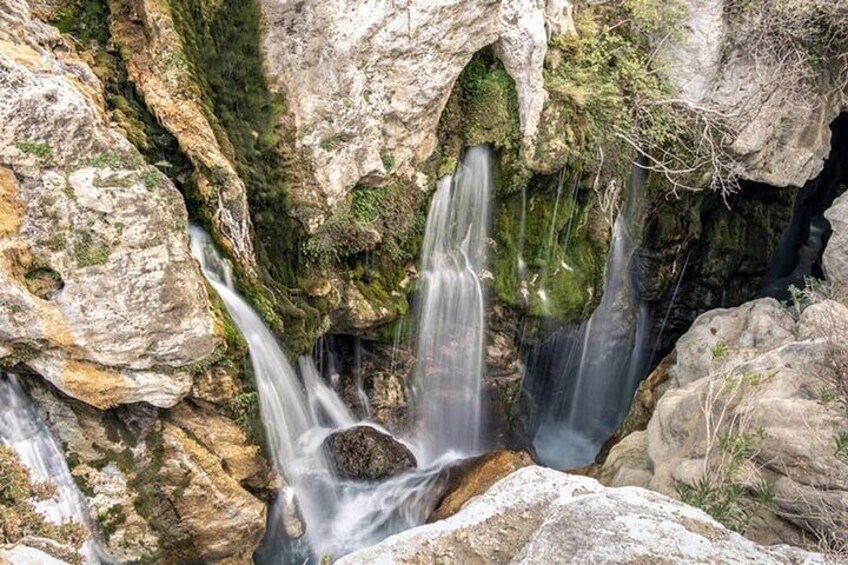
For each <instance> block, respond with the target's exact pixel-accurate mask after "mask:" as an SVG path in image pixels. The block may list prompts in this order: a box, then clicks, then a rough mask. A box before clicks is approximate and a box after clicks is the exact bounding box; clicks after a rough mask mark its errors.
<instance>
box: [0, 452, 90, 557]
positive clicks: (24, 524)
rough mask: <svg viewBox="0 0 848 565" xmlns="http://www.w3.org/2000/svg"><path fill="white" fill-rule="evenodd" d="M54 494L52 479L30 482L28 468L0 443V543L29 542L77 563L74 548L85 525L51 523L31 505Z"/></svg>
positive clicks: (78, 543) (81, 537)
mask: <svg viewBox="0 0 848 565" xmlns="http://www.w3.org/2000/svg"><path fill="white" fill-rule="evenodd" d="M55 495H56V487H55V486H54V485H53V484H52V483H47V482H44V483H34V482H32V480H31V479H30V474H29V470H28V469H27V468H26V467H24V466H23V465H22V464H21V462H20V460H19V459H18V456H17V454H16V453H15V451H14V449H12V448H11V447H9V446H6V445H0V544H3V545H14V544H18V543H25V544H31V545H34V546H39V549H44V550H46V551H48V552H50V553H58V555H56V557H59V558H61V559H64V560H66V561H70V562H73V563H80V562H81V558H80V556H79V553H77V552H78V550H79V549H80V547H81V546H82V543H83V542H84V541H85V539H86V538H87V537H88V536H87V533H86V531H85V528H84V527H83V526H82V525H81V524H77V523H73V522H66V523H64V524H52V523H50V522H48V521H47V520H46V519H45V517H44V516H43V515H42V514H41V513H40V512H38V510H36V508H35V506H34V505H33V502H34V501H37V500H47V499H50V498H52V497H54V496H55ZM45 538H46V539H45ZM51 540H52V541H53V542H58V546H57V545H54V544H52V543H50V542H51ZM64 548H67V549H68V550H67V551H65V550H64Z"/></svg>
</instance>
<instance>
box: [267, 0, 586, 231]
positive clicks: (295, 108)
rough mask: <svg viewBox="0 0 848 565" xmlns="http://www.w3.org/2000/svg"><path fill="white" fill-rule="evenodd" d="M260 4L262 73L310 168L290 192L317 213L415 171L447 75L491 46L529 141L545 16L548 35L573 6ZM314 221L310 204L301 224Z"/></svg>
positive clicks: (443, 1) (538, 105)
mask: <svg viewBox="0 0 848 565" xmlns="http://www.w3.org/2000/svg"><path fill="white" fill-rule="evenodd" d="M261 4H262V7H263V10H264V12H265V18H266V20H267V23H268V28H267V34H266V37H265V41H264V43H265V50H266V57H267V63H268V70H269V73H270V75H271V77H272V82H274V83H275V85H276V88H277V89H279V90H280V91H282V92H284V93H285V95H286V99H287V101H288V102H289V104H290V108H291V112H292V114H293V118H294V122H295V125H296V129H297V138H298V145H299V147H300V149H301V151H302V152H303V154H304V157H305V159H306V160H307V161H308V162H309V163H310V165H311V168H312V169H313V172H314V182H312V183H307V184H308V186H303V187H300V188H299V189H298V191H299V192H298V194H297V199H298V200H299V201H300V203H301V204H302V205H304V206H307V207H309V206H311V207H313V208H314V209H315V210H320V209H321V208H323V207H325V206H326V205H330V206H332V205H333V204H334V203H335V202H337V201H338V200H340V199H341V198H342V197H343V196H344V195H345V194H346V193H347V192H348V190H349V189H350V188H351V187H353V186H354V185H356V184H357V183H364V184H374V183H379V182H381V180H384V179H386V178H387V177H388V175H389V174H390V173H399V174H402V175H405V176H411V175H412V167H413V166H414V165H416V164H418V163H420V162H422V161H423V160H424V159H426V158H427V157H428V156H429V155H430V154H431V153H432V152H433V150H434V148H435V145H436V135H435V134H436V126H437V124H438V121H439V116H440V115H441V111H442V109H443V108H444V106H445V104H446V102H447V99H448V96H449V95H450V91H451V89H452V87H453V85H454V82H455V81H456V79H457V77H458V76H459V74H460V72H461V71H462V69H463V67H464V66H465V64H466V63H468V61H469V60H470V59H471V56H472V55H473V54H474V53H475V52H476V51H479V50H480V49H482V48H483V47H485V46H488V45H492V44H494V45H495V49H496V52H497V53H498V55H499V57H500V58H501V60H502V61H503V63H504V66H505V67H506V69H507V71H508V72H509V73H510V75H511V76H512V77H513V79H515V82H516V86H517V91H518V101H519V110H520V117H521V130H522V136H523V138H524V141H525V143H530V142H532V140H533V139H534V138H535V134H536V129H537V126H538V120H539V116H540V114H541V111H542V106H543V105H544V102H545V99H546V93H545V90H544V81H543V77H542V64H543V61H544V57H545V52H546V50H547V35H546V28H545V22H546V16H547V19H548V21H549V22H550V27H551V29H552V30H557V31H567V30H568V29H570V28H571V26H570V25H569V22H570V13H569V11H568V8H569V4H568V3H567V2H562V1H559V0H554V1H549V2H547V3H546V2H543V1H537V0H501V1H496V2H492V1H488V0H440V1H438V2H432V1H429V0H409V1H406V2H403V3H401V4H397V3H395V4H392V3H384V2H366V3H361V2H350V1H348V0H333V1H331V2H323V1H315V0H309V1H306V2H293V1H284V2H279V1H276V0H263V1H262V2H261ZM546 4H547V6H546ZM546 7H547V13H546ZM321 221H323V217H322V216H321V214H320V212H317V211H316V212H315V213H314V214H313V215H312V217H311V218H310V222H311V225H310V226H309V227H310V228H312V229H314V228H316V227H317V225H319V224H320V223H321Z"/></svg>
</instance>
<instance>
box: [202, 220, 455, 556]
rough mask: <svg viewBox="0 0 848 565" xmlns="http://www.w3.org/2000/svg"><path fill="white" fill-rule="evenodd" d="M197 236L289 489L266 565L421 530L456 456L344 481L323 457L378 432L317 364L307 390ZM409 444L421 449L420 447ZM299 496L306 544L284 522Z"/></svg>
mask: <svg viewBox="0 0 848 565" xmlns="http://www.w3.org/2000/svg"><path fill="white" fill-rule="evenodd" d="M190 233H191V240H192V241H191V245H192V252H193V253H194V255H195V257H197V259H198V260H199V261H200V264H201V266H202V268H203V272H204V274H205V275H206V277H207V279H208V280H209V282H210V284H211V285H212V286H213V288H214V289H215V290H216V292H217V293H218V295H219V296H220V297H221V299H222V300H223V302H224V304H225V306H226V308H227V311H228V312H229V313H230V315H231V316H232V318H233V321H234V322H235V323H236V325H237V326H238V328H239V330H240V331H241V332H242V334H243V335H244V338H245V340H246V341H247V343H248V347H249V349H250V359H251V363H252V364H253V370H254V375H255V379H256V387H257V392H258V395H259V405H260V411H261V414H262V420H263V423H264V427H265V430H266V434H267V437H268V445H269V449H270V451H271V455H272V459H273V463H274V466H275V468H276V469H277V470H278V471H279V472H281V473H282V475H283V476H284V477H285V478H286V479H287V480H288V482H289V484H290V487H289V489H286V490H284V492H282V493H281V496H280V497H279V500H278V503H277V505H276V506H275V508H273V509H272V512H271V518H270V519H269V530H268V531H269V533H268V535H267V536H266V541H265V543H264V547H263V548H261V549H260V551H259V553H258V554H257V561H258V562H260V563H274V564H279V563H304V562H308V561H310V560H312V561H313V562H318V561H319V560H320V559H321V558H322V557H324V556H327V555H330V556H334V557H339V556H341V555H344V554H345V553H348V552H350V551H354V550H356V549H359V548H362V547H367V546H369V545H373V544H375V543H378V542H379V541H381V540H382V539H383V538H385V537H387V536H389V535H392V534H394V533H397V532H400V531H403V530H405V529H408V528H411V527H413V526H416V525H418V524H420V523H422V522H423V521H424V520H425V519H426V517H427V516H428V515H429V513H430V512H431V511H432V509H433V507H434V506H435V504H436V502H437V500H438V497H439V494H440V489H439V488H437V487H439V485H441V484H442V481H443V479H444V474H443V470H444V469H445V468H446V466H447V465H448V464H450V463H451V462H452V461H454V460H455V459H456V458H455V457H454V455H453V454H451V453H448V454H446V455H445V456H444V457H441V458H439V459H437V460H433V461H431V462H430V464H429V465H426V466H424V467H423V468H419V469H415V470H412V471H409V472H407V473H404V474H402V475H400V476H397V477H394V478H392V479H389V480H387V481H384V482H382V483H363V482H353V481H344V480H340V479H339V478H337V477H336V476H335V475H334V473H333V470H332V469H331V467H330V465H329V464H328V462H327V458H326V456H325V454H324V452H323V448H322V442H323V440H324V439H325V438H326V437H327V436H328V435H329V434H330V433H332V432H334V431H337V430H340V429H344V428H347V427H350V426H352V425H355V424H365V425H372V426H374V427H378V426H375V425H374V424H373V423H370V422H357V420H356V418H355V417H354V416H353V414H352V413H351V412H350V410H349V409H348V408H347V407H346V406H345V404H344V403H343V402H342V401H341V399H340V398H339V396H338V394H337V392H336V391H335V390H334V389H333V388H332V387H331V386H329V385H328V384H327V383H326V382H325V381H324V380H323V379H322V376H321V375H320V373H319V372H318V369H317V368H316V367H315V364H314V362H313V360H312V358H311V357H302V358H301V359H299V360H298V366H299V369H300V376H301V378H302V379H303V385H301V381H300V380H299V379H298V374H297V373H296V372H295V370H294V368H293V367H292V365H291V364H290V363H289V362H288V360H287V358H286V356H285V354H284V353H283V351H282V349H281V348H280V346H279V344H278V343H277V341H276V339H275V338H274V336H273V334H272V333H271V332H270V330H268V328H267V327H266V326H265V324H264V323H263V322H262V320H261V318H260V317H259V315H258V314H257V313H256V312H255V311H253V309H252V308H251V307H250V305H249V304H248V303H247V302H246V301H245V300H244V299H243V298H242V297H241V296H239V294H238V293H237V292H236V291H235V289H234V287H233V280H232V274H231V270H230V266H229V263H228V262H227V261H225V260H223V259H222V258H221V256H220V254H219V253H218V251H217V250H216V249H215V247H214V245H213V244H212V243H211V241H210V239H209V236H208V234H206V232H204V231H203V230H202V229H200V228H198V227H192V228H191V230H190ZM382 431H384V432H385V430H382ZM386 433H387V432H386ZM409 447H410V448H411V449H413V451H414V452H415V447H416V446H415V445H409ZM415 455H416V456H420V455H419V453H415ZM419 461H420V460H419ZM295 499H296V500H297V507H298V510H299V513H300V516H301V517H302V519H303V522H304V523H305V526H306V534H305V536H304V538H303V539H301V540H292V539H289V538H288V537H287V535H286V534H285V530H284V524H283V522H284V516H286V515H287V514H291V510H292V508H291V507H290V506H289V507H286V504H288V505H291V504H292V501H293V500H295Z"/></svg>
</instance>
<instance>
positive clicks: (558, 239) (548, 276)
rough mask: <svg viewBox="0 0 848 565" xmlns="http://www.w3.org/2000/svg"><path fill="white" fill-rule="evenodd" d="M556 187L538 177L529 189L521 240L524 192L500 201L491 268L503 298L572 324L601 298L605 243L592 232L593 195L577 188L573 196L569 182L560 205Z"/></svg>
mask: <svg viewBox="0 0 848 565" xmlns="http://www.w3.org/2000/svg"><path fill="white" fill-rule="evenodd" d="M557 188H558V187H557V179H555V178H547V179H542V178H540V179H537V180H536V181H534V183H532V184H531V186H530V187H529V188H528V191H527V204H526V206H527V208H526V222H525V226H524V233H523V241H522V226H521V218H522V196H521V195H520V194H517V195H513V196H510V197H508V198H506V199H504V200H502V201H501V202H500V204H499V207H498V209H497V211H496V213H495V217H494V221H493V235H494V238H495V241H496V242H497V251H496V253H495V257H494V258H493V260H492V270H493V273H494V289H495V294H496V296H497V298H498V299H500V300H501V301H503V302H505V303H507V304H509V305H512V306H514V307H519V308H521V309H524V310H525V311H526V312H528V313H529V314H531V315H533V316H546V317H553V318H557V319H559V320H561V321H563V322H571V321H575V320H579V319H581V318H583V317H584V316H585V315H587V314H588V313H589V312H591V309H592V307H593V305H594V304H595V302H596V300H597V299H598V298H599V297H600V291H601V286H602V281H603V272H604V263H605V261H604V257H605V247H604V245H603V244H602V243H601V242H597V241H595V240H594V238H593V237H592V233H591V220H590V206H591V202H592V200H591V197H592V196H593V195H592V194H591V193H589V194H587V193H585V192H580V191H578V194H577V199H576V200H574V199H573V198H572V191H573V190H574V186H573V182H566V183H564V186H562V194H561V196H560V199H559V203H558V204H557V197H556V193H557ZM522 250H523V251H522ZM522 261H523V265H524V271H523V272H521V266H520V263H521V262H522Z"/></svg>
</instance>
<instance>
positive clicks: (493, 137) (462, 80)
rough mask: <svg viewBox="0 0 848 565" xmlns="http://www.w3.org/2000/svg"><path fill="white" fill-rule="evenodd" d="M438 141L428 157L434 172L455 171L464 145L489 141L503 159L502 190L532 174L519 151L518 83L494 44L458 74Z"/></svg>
mask: <svg viewBox="0 0 848 565" xmlns="http://www.w3.org/2000/svg"><path fill="white" fill-rule="evenodd" d="M438 136H439V146H438V149H437V152H436V153H435V155H434V156H433V157H431V159H430V161H429V168H430V169H432V173H433V176H434V177H436V178H438V177H442V176H444V175H446V174H453V173H454V171H455V170H456V166H457V164H458V163H459V157H460V154H461V153H462V150H463V149H464V148H465V147H470V146H473V145H481V144H489V145H491V146H492V147H493V148H494V150H495V153H496V155H497V158H498V161H499V170H500V171H501V174H500V178H499V179H498V180H499V182H497V183H496V184H497V189H498V192H499V193H504V194H509V193H514V192H517V191H518V190H520V189H521V186H522V185H523V183H524V182H526V181H527V180H528V179H529V176H530V173H529V170H527V169H526V167H525V165H524V164H523V162H522V159H521V156H520V150H521V131H520V124H519V117H518V94H517V92H516V89H515V82H514V81H513V80H512V77H510V76H509V74H508V73H507V72H506V69H504V67H503V64H502V63H501V62H500V60H499V59H498V58H497V57H495V54H494V52H493V51H492V50H491V49H490V48H486V49H483V50H482V51H480V52H478V53H476V54H475V55H474V56H473V57H472V58H471V61H470V62H469V63H468V65H466V67H465V69H463V71H462V73H461V74H460V75H459V78H458V79H457V82H456V85H455V86H454V89H453V92H452V93H451V96H450V99H449V100H448V103H447V106H446V107H445V110H444V112H443V113H442V116H441V119H440V121H439V128H438Z"/></svg>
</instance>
